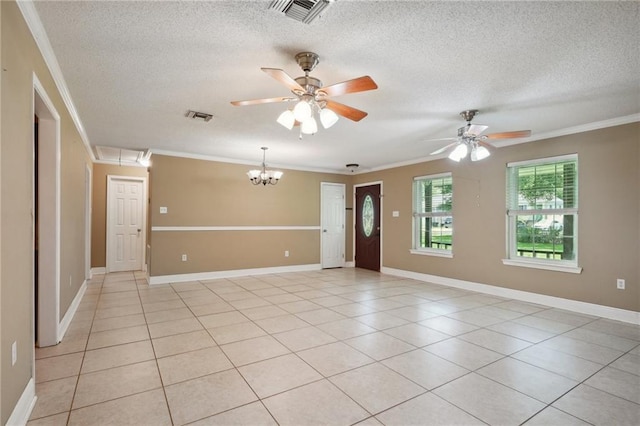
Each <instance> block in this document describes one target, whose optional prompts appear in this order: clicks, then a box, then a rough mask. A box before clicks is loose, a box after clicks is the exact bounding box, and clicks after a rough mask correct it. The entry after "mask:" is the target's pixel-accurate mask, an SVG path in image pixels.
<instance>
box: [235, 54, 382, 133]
mask: <svg viewBox="0 0 640 426" xmlns="http://www.w3.org/2000/svg"><path fill="white" fill-rule="evenodd" d="M295 59H296V62H297V63H298V65H299V66H300V68H302V71H304V76H301V77H297V78H292V77H290V76H289V74H287V73H286V72H284V71H283V70H281V69H277V68H261V70H262V71H264V72H265V73H267V74H268V75H269V76H271V77H272V78H274V79H275V80H277V81H278V82H280V83H281V84H283V85H285V86H287V87H288V88H289V90H291V93H292V94H293V96H284V97H278V98H266V99H252V100H247V101H233V102H231V105H235V106H244V105H258V104H266V103H273V102H297V103H296V105H295V106H294V107H293V109H288V110H286V111H285V112H283V113H282V114H280V116H279V117H278V120H277V121H278V123H280V124H282V125H283V126H285V127H286V128H288V129H289V130H291V129H292V128H293V126H294V125H300V132H301V133H304V134H314V133H315V132H316V131H317V130H318V125H317V122H316V119H315V118H314V113H315V112H317V113H318V114H319V117H320V122H321V123H322V125H323V127H324V128H325V129H326V128H329V127H331V126H332V125H334V124H335V123H336V121H338V115H341V116H343V117H345V118H348V119H349V120H353V121H360V120H362V119H363V118H364V117H366V116H367V113H366V112H364V111H360V110H359V109H356V108H353V107H350V106H348V105H344V104H341V103H338V102H335V101H333V100H331V99H329V98H331V97H333V96H340V95H346V94H348V93H357V92H364V91H367V90H373V89H377V88H378V86H377V85H376V83H375V82H374V81H373V79H372V78H371V77H369V76H363V77H359V78H355V79H353V80H347V81H343V82H341V83H336V84H332V85H330V86H326V87H323V86H322V81H320V80H319V79H317V78H315V77H311V76H310V75H309V73H310V72H311V71H313V69H314V68H315V67H316V65H318V63H319V62H320V57H319V56H318V55H317V54H315V53H313V52H301V53H298V54H297V55H296V56H295Z"/></svg>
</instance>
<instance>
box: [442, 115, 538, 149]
mask: <svg viewBox="0 0 640 426" xmlns="http://www.w3.org/2000/svg"><path fill="white" fill-rule="evenodd" d="M477 113H478V110H477V109H468V110H465V111H462V112H461V113H460V116H462V118H463V119H464V120H465V121H466V122H467V124H466V125H465V126H462V127H460V128H459V129H458V137H456V138H445V139H438V140H454V141H455V142H453V143H450V144H449V145H446V146H444V147H442V148H440V149H437V150H435V151H433V152H432V153H431V154H430V155H438V154H441V153H443V152H445V151H447V150H449V149H452V148H453V149H452V151H451V153H450V154H449V158H450V159H452V160H454V161H460V160H462V159H463V158H464V157H466V156H467V153H468V152H469V151H471V161H478V160H482V159H484V158H487V157H488V156H489V155H491V153H490V152H489V150H488V149H487V148H495V147H494V146H493V145H492V144H491V143H489V142H488V141H487V140H489V139H516V138H526V137H529V136H531V130H518V131H515V132H502V133H490V134H488V135H483V134H482V132H484V131H485V130H487V129H488V128H489V126H485V125H483V124H471V120H473V117H475V116H476V114H477ZM454 147H455V148H454Z"/></svg>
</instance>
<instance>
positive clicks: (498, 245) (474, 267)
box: [354, 123, 640, 311]
mask: <svg viewBox="0 0 640 426" xmlns="http://www.w3.org/2000/svg"><path fill="white" fill-rule="evenodd" d="M639 151H640V124H638V123H634V124H629V125H624V126H619V127H614V128H609V129H603V130H597V131H592V132H587V133H581V134H576V135H571V136H565V137H559V138H554V139H549V140H545V141H537V142H533V143H527V144H520V145H515V146H511V147H505V148H501V149H497V150H494V152H493V155H492V156H491V157H490V158H488V159H486V160H483V161H481V162H478V163H471V162H468V161H463V162H461V163H454V162H452V161H450V160H448V159H443V160H437V161H430V162H426V163H422V164H416V165H412V166H407V167H401V168H395V169H389V170H384V171H380V172H374V173H367V174H362V175H357V176H355V181H354V183H355V184H358V183H363V182H372V181H377V180H381V181H383V191H384V197H383V209H384V210H383V212H382V219H383V236H384V239H383V266H385V267H389V268H396V269H402V270H406V271H413V272H418V273H424V274H432V275H437V276H442V277H449V278H456V279H460V280H467V281H472V282H476V283H483V284H490V285H494V286H500V287H506V288H511V289H516V290H523V291H528V292H533V293H540V294H545V295H550V296H557V297H562V298H567V299H573V300H578V301H583V302H589V303H595V304H599V305H605V306H612V307H616V308H622V309H629V310H634V311H638V310H640V290H639V284H638V279H639V266H638V265H639V263H640V262H639V260H640V251H639V247H638V244H639V241H640V240H639V239H638V235H639V232H640V230H639V227H640V220H639V211H640V210H639V206H640V191H638V188H639V187H640V186H638V182H639V179H640V176H639V171H638V170H639V169H640V160H639V159H640V153H639ZM570 153H577V154H578V169H579V225H578V226H579V228H578V229H579V241H578V251H579V252H578V253H579V254H578V256H579V266H582V267H583V268H584V269H583V272H582V274H580V275H576V274H570V273H562V272H552V271H546V270H536V269H529V268H522V267H514V266H505V265H503V264H502V261H501V259H503V258H504V257H505V251H506V248H505V239H506V218H505V211H506V207H505V179H506V164H507V163H508V162H512V161H521V160H530V159H536V158H544V157H550V156H556V155H562V154H570ZM441 172H451V173H452V174H453V191H454V202H453V215H454V222H455V228H454V229H455V231H454V235H453V244H454V252H453V253H454V258H453V259H447V258H439V257H430V256H420V255H412V254H410V253H409V249H410V248H411V244H412V239H411V238H412V217H411V214H412V199H411V194H412V192H411V189H412V180H413V177H415V176H422V175H429V174H433V173H441ZM393 210H397V211H399V212H400V217H397V218H394V217H391V212H392V211H393ZM616 278H624V279H626V290H624V291H620V290H617V289H616Z"/></svg>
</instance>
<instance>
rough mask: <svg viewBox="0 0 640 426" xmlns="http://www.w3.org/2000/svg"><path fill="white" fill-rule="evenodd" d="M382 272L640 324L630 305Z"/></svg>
mask: <svg viewBox="0 0 640 426" xmlns="http://www.w3.org/2000/svg"><path fill="white" fill-rule="evenodd" d="M380 272H382V273H383V274H388V275H395V276H398V277H403V278H411V279H415V280H419V281H426V282H430V283H434V284H441V285H446V286H449V287H455V288H460V289H463V290H470V291H477V292H479V293H486V294H491V295H493V296H500V297H506V298H509V299H515V300H521V301H523V302H530V303H537V304H540V305H546V306H551V307H553V308H559V309H566V310H567V311H573V312H577V313H581V314H587V315H594V316H598V317H602V318H608V319H612V320H616V321H623V322H628V323H631V324H636V325H640V312H636V311H628V310H626V309H619V308H612V307H610V306H603V305H596V304H594V303H587V302H580V301H578V300H571V299H563V298H561V297H555V296H547V295H544V294H538V293H530V292H528V291H521V290H514V289H510V288H504V287H497V286H493V285H488V284H480V283H475V282H471V281H464V280H458V279H455V278H447V277H440V276H437V275H429V274H422V273H419V272H412V271H405V270H402V269H395V268H387V267H382V268H380Z"/></svg>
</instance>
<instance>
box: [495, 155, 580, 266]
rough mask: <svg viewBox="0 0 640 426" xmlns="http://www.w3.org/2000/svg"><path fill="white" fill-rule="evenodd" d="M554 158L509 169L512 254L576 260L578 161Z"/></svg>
mask: <svg viewBox="0 0 640 426" xmlns="http://www.w3.org/2000/svg"><path fill="white" fill-rule="evenodd" d="M550 161H551V162H549V163H546V164H545V163H542V162H536V163H535V164H519V165H517V166H511V167H509V168H508V169H507V208H508V209H509V210H508V211H507V214H508V215H509V221H510V235H509V246H510V247H509V253H511V256H512V258H513V257H515V258H530V259H541V260H542V259H544V260H561V261H571V262H576V260H577V243H576V232H577V226H576V225H577V212H578V210H577V207H578V202H577V201H578V197H577V194H578V186H577V178H578V177H577V164H578V162H577V160H576V159H567V158H566V157H565V158H562V159H561V160H558V161H556V162H553V160H550ZM554 210H555V211H557V212H554ZM523 211H526V214H519V213H522V212H523Z"/></svg>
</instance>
